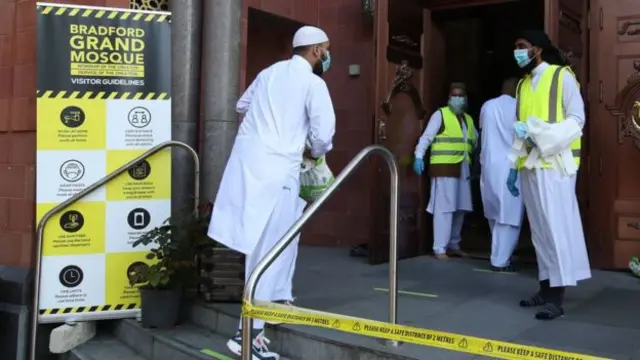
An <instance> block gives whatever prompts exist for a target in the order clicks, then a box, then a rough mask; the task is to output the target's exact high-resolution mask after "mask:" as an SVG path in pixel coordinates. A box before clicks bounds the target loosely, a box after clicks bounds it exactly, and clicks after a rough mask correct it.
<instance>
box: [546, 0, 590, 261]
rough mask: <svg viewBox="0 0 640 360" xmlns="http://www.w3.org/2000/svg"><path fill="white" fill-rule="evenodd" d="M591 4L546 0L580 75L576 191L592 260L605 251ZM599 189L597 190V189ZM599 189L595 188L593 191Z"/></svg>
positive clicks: (549, 18) (550, 26)
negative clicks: (596, 173)
mask: <svg viewBox="0 0 640 360" xmlns="http://www.w3.org/2000/svg"><path fill="white" fill-rule="evenodd" d="M590 24H591V18H590V8H589V1H587V0H545V28H546V29H545V30H546V32H547V33H548V34H549V37H550V38H551V40H552V41H553V43H554V44H556V46H557V47H558V48H559V49H560V51H561V53H562V54H563V55H564V56H565V58H566V59H567V60H568V62H569V63H570V65H571V68H572V70H573V71H574V73H575V74H576V77H577V78H578V82H579V83H580V89H581V92H582V97H583V99H584V102H585V112H586V117H587V121H586V123H585V127H584V129H583V134H584V135H583V137H582V150H581V166H580V170H579V172H578V182H577V185H576V193H577V197H578V204H579V207H580V213H581V215H582V223H583V229H584V231H585V236H586V239H587V247H588V250H589V253H590V256H591V258H592V260H593V259H594V258H595V257H598V256H599V254H601V253H602V249H601V248H600V245H599V241H598V238H597V235H596V234H597V233H598V230H597V228H598V225H597V222H598V217H599V216H601V214H598V211H599V209H600V204H599V202H598V199H597V196H598V195H596V196H595V197H594V194H593V193H594V192H598V191H601V190H600V189H598V186H597V185H596V184H594V183H593V181H592V179H591V177H592V176H593V173H592V170H593V162H594V158H593V157H592V156H591V153H592V151H593V150H594V148H593V139H592V138H593V136H594V131H595V128H594V122H595V121H597V119H596V118H595V114H594V113H593V112H592V101H591V98H590V95H592V94H593V92H592V91H590V89H591V90H593V89H592V87H593V85H592V84H591V83H590V71H589V69H590V56H589V54H590V48H591V46H590V41H589V40H590V34H589V33H590ZM596 189H597V190H596ZM594 190H596V191H594Z"/></svg>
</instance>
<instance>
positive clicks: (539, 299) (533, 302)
mask: <svg viewBox="0 0 640 360" xmlns="http://www.w3.org/2000/svg"><path fill="white" fill-rule="evenodd" d="M546 303H547V300H545V298H544V297H543V296H542V295H540V293H537V294H535V295H533V296H532V297H531V299H527V300H520V306H521V307H526V308H529V307H536V306H542V305H545V304H546Z"/></svg>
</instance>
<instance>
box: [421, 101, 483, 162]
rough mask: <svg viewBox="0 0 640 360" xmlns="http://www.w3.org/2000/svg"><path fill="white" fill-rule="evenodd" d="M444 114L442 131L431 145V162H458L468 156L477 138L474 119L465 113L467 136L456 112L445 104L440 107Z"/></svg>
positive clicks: (441, 112)
mask: <svg viewBox="0 0 640 360" xmlns="http://www.w3.org/2000/svg"><path fill="white" fill-rule="evenodd" d="M438 111H440V114H441V115H442V127H441V129H442V131H441V132H440V133H439V134H438V135H436V138H435V139H434V140H433V144H432V145H431V159H430V162H431V164H457V163H460V162H462V160H464V159H465V157H467V158H468V159H469V161H471V159H470V158H469V156H468V154H469V153H470V152H471V150H473V143H474V141H475V138H476V134H475V131H474V129H475V127H474V125H473V119H472V118H471V116H469V114H466V113H465V114H464V118H465V123H466V127H467V136H466V140H465V136H464V134H463V133H462V126H460V121H459V120H458V117H457V116H456V114H454V113H453V111H451V109H449V107H447V106H445V107H442V108H440V110H438Z"/></svg>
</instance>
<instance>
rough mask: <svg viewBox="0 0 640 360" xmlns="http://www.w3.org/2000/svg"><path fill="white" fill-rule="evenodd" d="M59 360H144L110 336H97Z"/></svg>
mask: <svg viewBox="0 0 640 360" xmlns="http://www.w3.org/2000/svg"><path fill="white" fill-rule="evenodd" d="M60 359H61V360H145V359H144V358H143V357H141V356H140V355H138V354H136V353H135V352H134V351H133V350H131V348H130V347H128V346H127V345H125V344H123V343H122V342H120V341H118V340H117V339H116V338H114V337H112V336H99V337H96V338H94V339H92V340H89V342H87V343H84V344H82V345H80V346H78V347H76V348H74V349H73V350H71V351H69V352H67V353H65V354H63V355H62V356H60Z"/></svg>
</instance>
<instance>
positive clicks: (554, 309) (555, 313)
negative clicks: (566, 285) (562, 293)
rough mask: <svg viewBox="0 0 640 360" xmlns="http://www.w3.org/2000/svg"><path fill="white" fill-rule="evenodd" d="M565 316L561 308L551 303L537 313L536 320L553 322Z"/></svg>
mask: <svg viewBox="0 0 640 360" xmlns="http://www.w3.org/2000/svg"><path fill="white" fill-rule="evenodd" d="M563 315H564V310H563V309H562V308H561V307H560V306H558V305H556V304H552V303H549V304H547V305H545V306H544V307H543V308H542V309H541V310H540V311H538V312H537V313H536V319H538V320H553V319H556V318H559V317H562V316H563Z"/></svg>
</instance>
